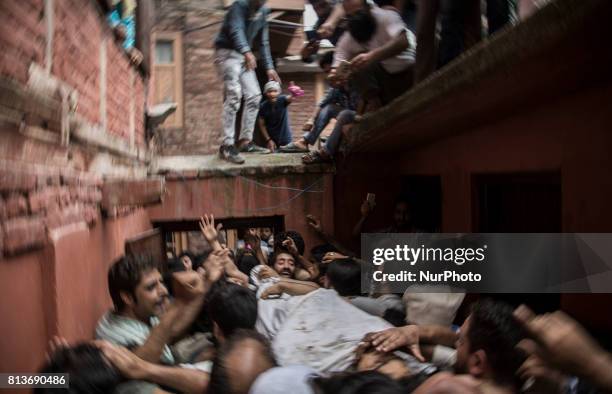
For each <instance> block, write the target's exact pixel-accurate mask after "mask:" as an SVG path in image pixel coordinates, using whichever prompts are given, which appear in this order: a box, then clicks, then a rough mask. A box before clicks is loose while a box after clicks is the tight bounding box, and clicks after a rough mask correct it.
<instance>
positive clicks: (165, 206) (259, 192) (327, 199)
mask: <svg viewBox="0 0 612 394" xmlns="http://www.w3.org/2000/svg"><path fill="white" fill-rule="evenodd" d="M249 178H250V179H256V180H257V181H258V182H260V183H262V184H265V185H270V186H275V187H286V188H294V189H304V188H306V187H308V186H310V185H312V184H313V183H314V182H318V183H317V184H316V185H315V186H314V187H313V188H312V189H311V190H322V191H323V192H322V193H305V194H302V195H300V196H298V197H296V195H297V194H298V193H299V192H297V191H294V190H282V189H271V188H265V187H262V186H259V185H255V184H254V183H252V182H249V181H246V180H245V179H243V178H240V177H227V178H208V179H193V178H192V179H185V180H181V179H168V180H167V183H166V188H167V190H168V192H167V194H166V197H165V199H164V201H163V203H162V204H160V205H156V206H152V207H150V208H149V209H148V211H149V215H150V218H151V221H155V220H181V219H185V220H194V219H197V218H199V217H200V216H201V215H203V214H205V213H212V214H214V215H215V217H217V218H241V217H252V216H272V215H284V216H285V227H286V228H287V229H288V230H296V231H298V232H300V233H301V234H302V236H303V237H304V240H305V242H306V248H307V250H308V249H309V248H311V247H312V246H315V245H318V244H320V243H321V242H322V241H321V240H319V239H318V238H317V237H316V235H315V234H314V232H313V231H312V230H310V229H309V228H308V225H307V224H306V220H305V216H306V215H307V214H313V215H315V216H317V217H319V218H321V220H322V223H323V227H324V229H325V230H326V231H329V232H333V227H334V223H333V215H334V208H333V195H332V193H333V191H332V189H333V184H332V175H331V174H288V175H273V176H270V177H258V178H255V177H252V176H249ZM266 208H270V209H266Z"/></svg>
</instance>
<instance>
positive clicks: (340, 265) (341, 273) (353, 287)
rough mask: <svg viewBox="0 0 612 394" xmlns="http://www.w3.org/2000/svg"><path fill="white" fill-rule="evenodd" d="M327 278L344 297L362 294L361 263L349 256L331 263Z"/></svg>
mask: <svg viewBox="0 0 612 394" xmlns="http://www.w3.org/2000/svg"><path fill="white" fill-rule="evenodd" d="M325 275H327V279H328V280H329V284H330V285H331V287H333V288H334V290H336V292H337V293H338V294H340V295H341V296H343V297H348V296H357V295H360V294H361V264H359V263H358V262H357V261H355V260H353V259H351V258H347V259H338V260H334V261H332V262H331V263H329V266H328V267H327V272H326V274H325Z"/></svg>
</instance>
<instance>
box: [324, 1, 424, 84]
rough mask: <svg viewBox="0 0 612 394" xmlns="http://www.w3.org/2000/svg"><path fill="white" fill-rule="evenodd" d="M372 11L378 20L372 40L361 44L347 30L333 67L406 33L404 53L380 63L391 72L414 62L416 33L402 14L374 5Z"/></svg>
mask: <svg viewBox="0 0 612 394" xmlns="http://www.w3.org/2000/svg"><path fill="white" fill-rule="evenodd" d="M371 12H372V16H373V17H374V19H375V20H376V30H375V31H374V35H373V36H372V38H371V39H370V41H368V42H367V43H364V44H361V43H359V42H357V40H355V39H354V38H353V36H351V34H350V33H349V32H348V31H347V32H345V33H344V34H343V35H342V36H341V37H340V40H338V44H337V45H336V52H335V53H334V62H333V67H338V66H339V65H340V62H341V61H343V60H346V61H350V60H351V59H352V58H354V57H355V56H357V55H358V54H360V53H365V52H369V51H371V50H373V49H376V48H380V47H381V46H383V45H385V44H387V43H389V41H391V40H393V39H394V38H396V37H397V36H398V35H400V34H402V33H404V34H406V38H407V39H408V48H406V49H405V50H404V51H403V52H402V53H400V54H398V55H395V56H393V57H391V58H389V59H385V60H383V61H381V62H380V63H381V65H382V67H383V68H384V69H385V70H386V71H387V72H389V73H391V74H396V73H399V72H402V71H404V70H406V69H407V68H408V67H410V66H411V65H413V64H414V59H415V56H416V37H415V36H414V33H413V32H411V31H410V30H408V28H407V27H406V25H405V24H404V21H402V18H401V17H400V15H399V14H398V13H397V12H395V11H391V10H385V9H382V8H380V7H376V6H372V8H371Z"/></svg>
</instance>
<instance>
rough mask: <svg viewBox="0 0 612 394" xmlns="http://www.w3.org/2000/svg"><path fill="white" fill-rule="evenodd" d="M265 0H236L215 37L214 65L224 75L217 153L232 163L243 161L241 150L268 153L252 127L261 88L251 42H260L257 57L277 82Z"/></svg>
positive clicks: (255, 117) (268, 74)
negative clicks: (237, 134)
mask: <svg viewBox="0 0 612 394" xmlns="http://www.w3.org/2000/svg"><path fill="white" fill-rule="evenodd" d="M264 3H265V0H235V1H234V3H233V4H232V6H231V7H230V9H229V10H228V12H227V13H226V14H225V19H224V21H223V26H222V27H221V30H220V31H219V34H218V35H217V38H216V39H215V48H216V53H215V65H216V66H217V70H218V72H219V75H220V76H221V77H222V78H223V85H224V100H223V142H222V144H221V147H220V149H219V156H220V157H221V158H222V159H224V160H227V161H229V162H231V163H236V164H242V163H244V158H243V157H242V156H241V155H240V152H249V153H269V152H270V151H269V150H268V149H265V148H262V147H259V146H257V145H255V144H254V143H253V141H252V139H253V128H254V126H255V121H256V119H257V112H258V111H259V102H260V100H261V90H260V88H259V83H258V82H257V76H256V74H255V68H257V59H256V58H255V55H254V54H253V51H254V49H253V46H254V43H255V42H257V43H258V44H259V57H260V61H261V64H262V65H263V67H265V69H266V74H267V76H268V79H269V80H274V81H277V82H279V83H280V78H279V76H278V74H277V73H276V70H275V69H274V64H273V63H272V56H271V55H270V43H269V38H268V36H269V33H268V22H267V17H268V14H269V9H268V8H267V7H265V6H264ZM242 98H244V109H243V113H242V121H241V125H240V137H239V140H238V142H237V143H234V130H235V123H236V113H237V112H238V110H239V109H240V102H241V99H242Z"/></svg>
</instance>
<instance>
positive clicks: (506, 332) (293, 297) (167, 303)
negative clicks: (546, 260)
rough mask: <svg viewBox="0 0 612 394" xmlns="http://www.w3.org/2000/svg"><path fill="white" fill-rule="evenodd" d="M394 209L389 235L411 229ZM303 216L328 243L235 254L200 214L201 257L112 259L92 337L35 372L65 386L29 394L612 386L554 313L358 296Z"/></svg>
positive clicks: (261, 245) (581, 336)
mask: <svg viewBox="0 0 612 394" xmlns="http://www.w3.org/2000/svg"><path fill="white" fill-rule="evenodd" d="M397 205H398V206H397V207H396V214H395V215H394V223H393V226H392V227H393V228H392V229H391V228H390V231H411V229H412V227H411V226H410V223H409V222H410V220H409V216H408V215H407V214H406V208H407V207H406V206H405V205H406V204H405V202H398V204H397ZM308 221H309V223H310V224H311V226H312V227H313V229H315V230H316V231H317V232H318V233H319V234H320V235H321V237H322V238H324V239H326V240H328V241H329V240H331V241H332V243H324V244H322V245H318V246H315V247H312V248H311V250H310V255H311V256H312V257H311V258H306V257H305V256H304V255H305V250H306V245H305V243H304V240H303V238H302V236H301V235H300V234H299V233H297V232H295V231H287V232H280V233H277V234H274V235H272V234H271V231H270V229H261V230H260V231H255V230H250V231H247V232H246V233H245V235H244V242H243V243H242V244H241V246H240V249H239V250H238V251H237V253H234V251H233V250H230V249H229V248H227V246H226V245H225V244H224V242H223V241H224V240H223V239H221V237H220V233H219V231H218V227H217V226H215V221H214V218H213V217H212V216H207V215H206V216H204V217H203V218H202V220H201V223H200V228H201V232H202V235H203V236H204V237H205V239H206V240H207V241H208V243H209V244H210V247H211V250H210V252H209V253H207V254H206V255H204V256H201V257H200V258H194V257H193V256H190V255H189V254H184V255H181V256H180V257H178V258H176V259H175V260H171V261H170V262H168V263H167V264H164V265H162V266H160V264H158V263H157V262H154V261H153V260H152V259H151V258H150V257H149V256H147V255H128V256H124V257H121V258H120V259H119V260H117V261H116V262H115V263H114V264H113V265H112V266H111V267H110V269H109V272H108V289H109V293H110V296H111V299H112V302H113V308H112V309H111V310H110V311H108V313H106V314H105V315H104V316H102V317H101V319H100V321H99V323H98V326H97V329H96V338H97V339H96V340H94V341H91V342H85V343H80V344H68V343H66V341H65V340H63V339H61V338H55V339H54V340H53V342H52V343H51V348H50V351H49V354H48V360H47V363H46V365H45V366H44V367H43V368H42V370H41V372H46V373H69V374H70V389H69V390H68V391H65V390H64V391H62V390H61V389H51V388H47V389H36V391H35V392H38V393H54V392H70V393H157V394H161V393H175V392H181V393H212V394H222V393H233V394H239V393H244V394H246V393H253V394H259V393H265V394H273V393H287V392H290V393H304V394H306V393H311V394H314V393H330V394H331V393H333V394H337V393H346V394H356V393H381V394H382V393H385V394H386V393H389V394H392V393H398V394H399V393H518V392H530V393H587V392H589V393H592V392H602V393H605V392H612V374H611V373H610V371H612V355H611V354H609V353H607V352H606V351H605V350H604V349H602V348H601V347H600V346H599V345H598V344H597V343H596V342H595V340H594V339H592V338H591V337H590V336H589V334H587V332H586V331H585V330H584V329H583V328H582V327H581V326H580V325H579V324H578V323H577V322H576V321H574V320H572V319H571V318H570V317H569V316H567V315H566V314H564V313H563V312H561V311H557V312H554V313H550V314H544V315H540V316H537V315H535V314H534V313H533V312H532V311H531V310H530V309H529V308H527V307H526V306H520V307H518V308H516V309H514V308H513V307H511V306H509V305H508V304H505V303H503V302H500V301H495V300H493V299H489V298H480V299H478V300H477V301H475V302H473V303H472V304H471V305H469V307H468V308H467V310H468V311H469V312H468V314H467V317H466V318H462V316H457V310H458V308H459V305H460V304H461V303H462V301H464V298H463V294H460V295H459V297H457V295H456V294H452V293H450V294H445V293H439V294H438V293H433V294H427V293H423V294H419V293H414V292H411V291H407V292H406V294H404V296H403V297H401V298H400V297H399V296H396V295H378V294H368V293H367V292H363V291H362V288H361V271H362V267H363V264H365V262H363V261H361V260H359V259H358V258H356V257H349V256H347V255H345V254H343V253H341V252H340V251H339V249H338V248H336V247H335V246H334V244H333V243H334V242H335V241H334V240H333V237H332V236H331V235H329V234H327V233H325V231H324V230H323V229H322V228H321V225H320V222H319V221H318V220H317V218H314V217H312V216H310V217H309V218H308ZM358 225H361V223H360V224H358ZM262 238H263V239H262ZM337 246H340V247H341V245H337ZM264 249H265V252H264ZM344 253H350V252H344Z"/></svg>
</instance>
